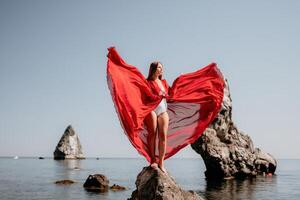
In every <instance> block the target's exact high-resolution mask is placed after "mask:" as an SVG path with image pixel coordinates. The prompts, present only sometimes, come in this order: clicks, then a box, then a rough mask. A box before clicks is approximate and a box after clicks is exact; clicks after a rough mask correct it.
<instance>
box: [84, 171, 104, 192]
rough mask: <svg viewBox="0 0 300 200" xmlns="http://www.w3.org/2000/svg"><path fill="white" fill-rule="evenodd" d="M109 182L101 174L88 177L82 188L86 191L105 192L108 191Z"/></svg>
mask: <svg viewBox="0 0 300 200" xmlns="http://www.w3.org/2000/svg"><path fill="white" fill-rule="evenodd" d="M108 184H109V180H108V179H107V177H106V176H105V175H103V174H94V175H89V177H88V178H87V179H86V181H85V183H84V184H83V187H84V188H85V189H86V190H88V191H93V192H107V191H108V189H109V185H108Z"/></svg>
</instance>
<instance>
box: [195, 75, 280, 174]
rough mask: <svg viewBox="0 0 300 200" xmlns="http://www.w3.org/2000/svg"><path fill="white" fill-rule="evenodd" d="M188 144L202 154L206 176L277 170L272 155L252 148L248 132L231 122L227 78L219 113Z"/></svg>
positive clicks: (230, 102)
mask: <svg viewBox="0 0 300 200" xmlns="http://www.w3.org/2000/svg"><path fill="white" fill-rule="evenodd" d="M253 126H255V124H253ZM191 146H192V148H193V149H194V150H195V151H196V152H197V153H199V154H200V155H201V156H202V158H203V160H204V163H205V165H206V172H205V175H206V177H207V178H208V179H216V178H232V177H247V176H256V175H257V174H259V173H268V174H270V173H271V174H274V172H275V170H276V166H277V162H276V160H275V159H274V157H273V156H272V155H270V154H268V153H265V152H263V151H261V150H260V149H258V148H254V145H253V142H252V140H251V138H250V137H249V135H246V134H245V133H243V132H241V131H239V130H238V129H237V127H236V125H235V124H234V122H233V120H232V100H231V97H230V91H229V86H228V82H227V80H226V87H225V89H224V98H223V103H222V108H221V110H220V112H219V114H218V115H217V117H216V118H215V120H214V121H213V122H212V123H211V124H210V126H209V127H208V128H207V129H206V130H205V131H204V133H203V135H202V136H201V137H200V138H199V139H198V140H197V141H196V142H194V143H193V144H191Z"/></svg>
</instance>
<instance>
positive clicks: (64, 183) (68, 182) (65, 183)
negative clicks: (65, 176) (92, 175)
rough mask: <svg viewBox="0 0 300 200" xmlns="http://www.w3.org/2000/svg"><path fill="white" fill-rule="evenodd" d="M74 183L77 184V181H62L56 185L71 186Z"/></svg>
mask: <svg viewBox="0 0 300 200" xmlns="http://www.w3.org/2000/svg"><path fill="white" fill-rule="evenodd" d="M73 183H75V181H72V180H60V181H56V182H55V184H59V185H70V184H73Z"/></svg>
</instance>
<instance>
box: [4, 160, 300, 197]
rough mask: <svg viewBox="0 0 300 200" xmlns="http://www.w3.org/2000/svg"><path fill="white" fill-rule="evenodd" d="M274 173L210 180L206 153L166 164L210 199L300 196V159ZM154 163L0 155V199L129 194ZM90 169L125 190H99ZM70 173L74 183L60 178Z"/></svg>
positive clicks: (282, 162)
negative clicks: (88, 183) (89, 184)
mask: <svg viewBox="0 0 300 200" xmlns="http://www.w3.org/2000/svg"><path fill="white" fill-rule="evenodd" d="M277 161H278V166H277V169H276V173H275V175H274V176H257V177H256V178H252V179H245V180H226V181H207V180H206V179H205V176H204V172H205V165H204V162H203V160H202V158H169V159H167V160H166V161H165V167H166V169H167V170H168V172H169V174H170V175H171V176H172V177H173V178H175V180H176V182H177V183H178V184H179V185H180V186H181V187H182V188H183V189H185V190H194V191H196V192H197V193H198V194H199V195H200V196H201V197H202V198H203V199H206V200H219V199H224V200H232V199H243V200H247V199H251V200H252V199H262V200H267V199H272V200H275V199H278V200H279V199H280V200H282V199H289V200H291V199H295V200H296V199H300V160H289V159H280V160H277ZM145 166H148V163H147V162H146V160H145V159H143V158H99V159H96V158H87V159H84V160H59V161H58V160H53V158H45V159H38V158H37V157H19V158H13V157H1V158H0V199H1V200H2V199H3V200H9V199H14V200H19V199H20V200H25V199H30V200H32V199H63V200H67V199H72V200H74V199H81V200H88V199H89V200H92V199H97V200H119V199H122V200H124V199H127V198H129V197H130V196H131V193H132V191H133V190H135V188H136V187H135V181H136V177H137V175H138V173H139V172H140V171H141V170H142V169H143V167H145ZM90 174H104V175H105V176H106V177H107V178H108V179H109V185H113V184H118V185H121V186H125V187H126V188H127V190H125V191H112V190H109V191H108V192H107V193H95V192H89V191H86V190H85V189H84V188H83V184H84V182H85V180H86V179H87V177H88V176H89V175H90ZM64 179H70V180H73V181H75V183H74V184H71V185H58V184H55V182H56V181H58V180H64Z"/></svg>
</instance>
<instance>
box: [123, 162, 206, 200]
mask: <svg viewBox="0 0 300 200" xmlns="http://www.w3.org/2000/svg"><path fill="white" fill-rule="evenodd" d="M135 185H136V190H134V191H133V192H132V194H131V198H129V199H128V200H162V199H163V200H202V198H201V197H200V196H199V195H198V194H197V193H196V192H194V191H185V190H183V189H182V188H180V186H179V185H178V184H177V183H176V182H175V180H174V178H173V177H171V176H170V175H169V174H165V173H163V172H162V171H161V170H160V169H158V168H157V169H154V168H152V167H150V166H148V167H144V168H143V170H142V171H141V172H140V173H139V174H138V176H137V179H136V181H135Z"/></svg>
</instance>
